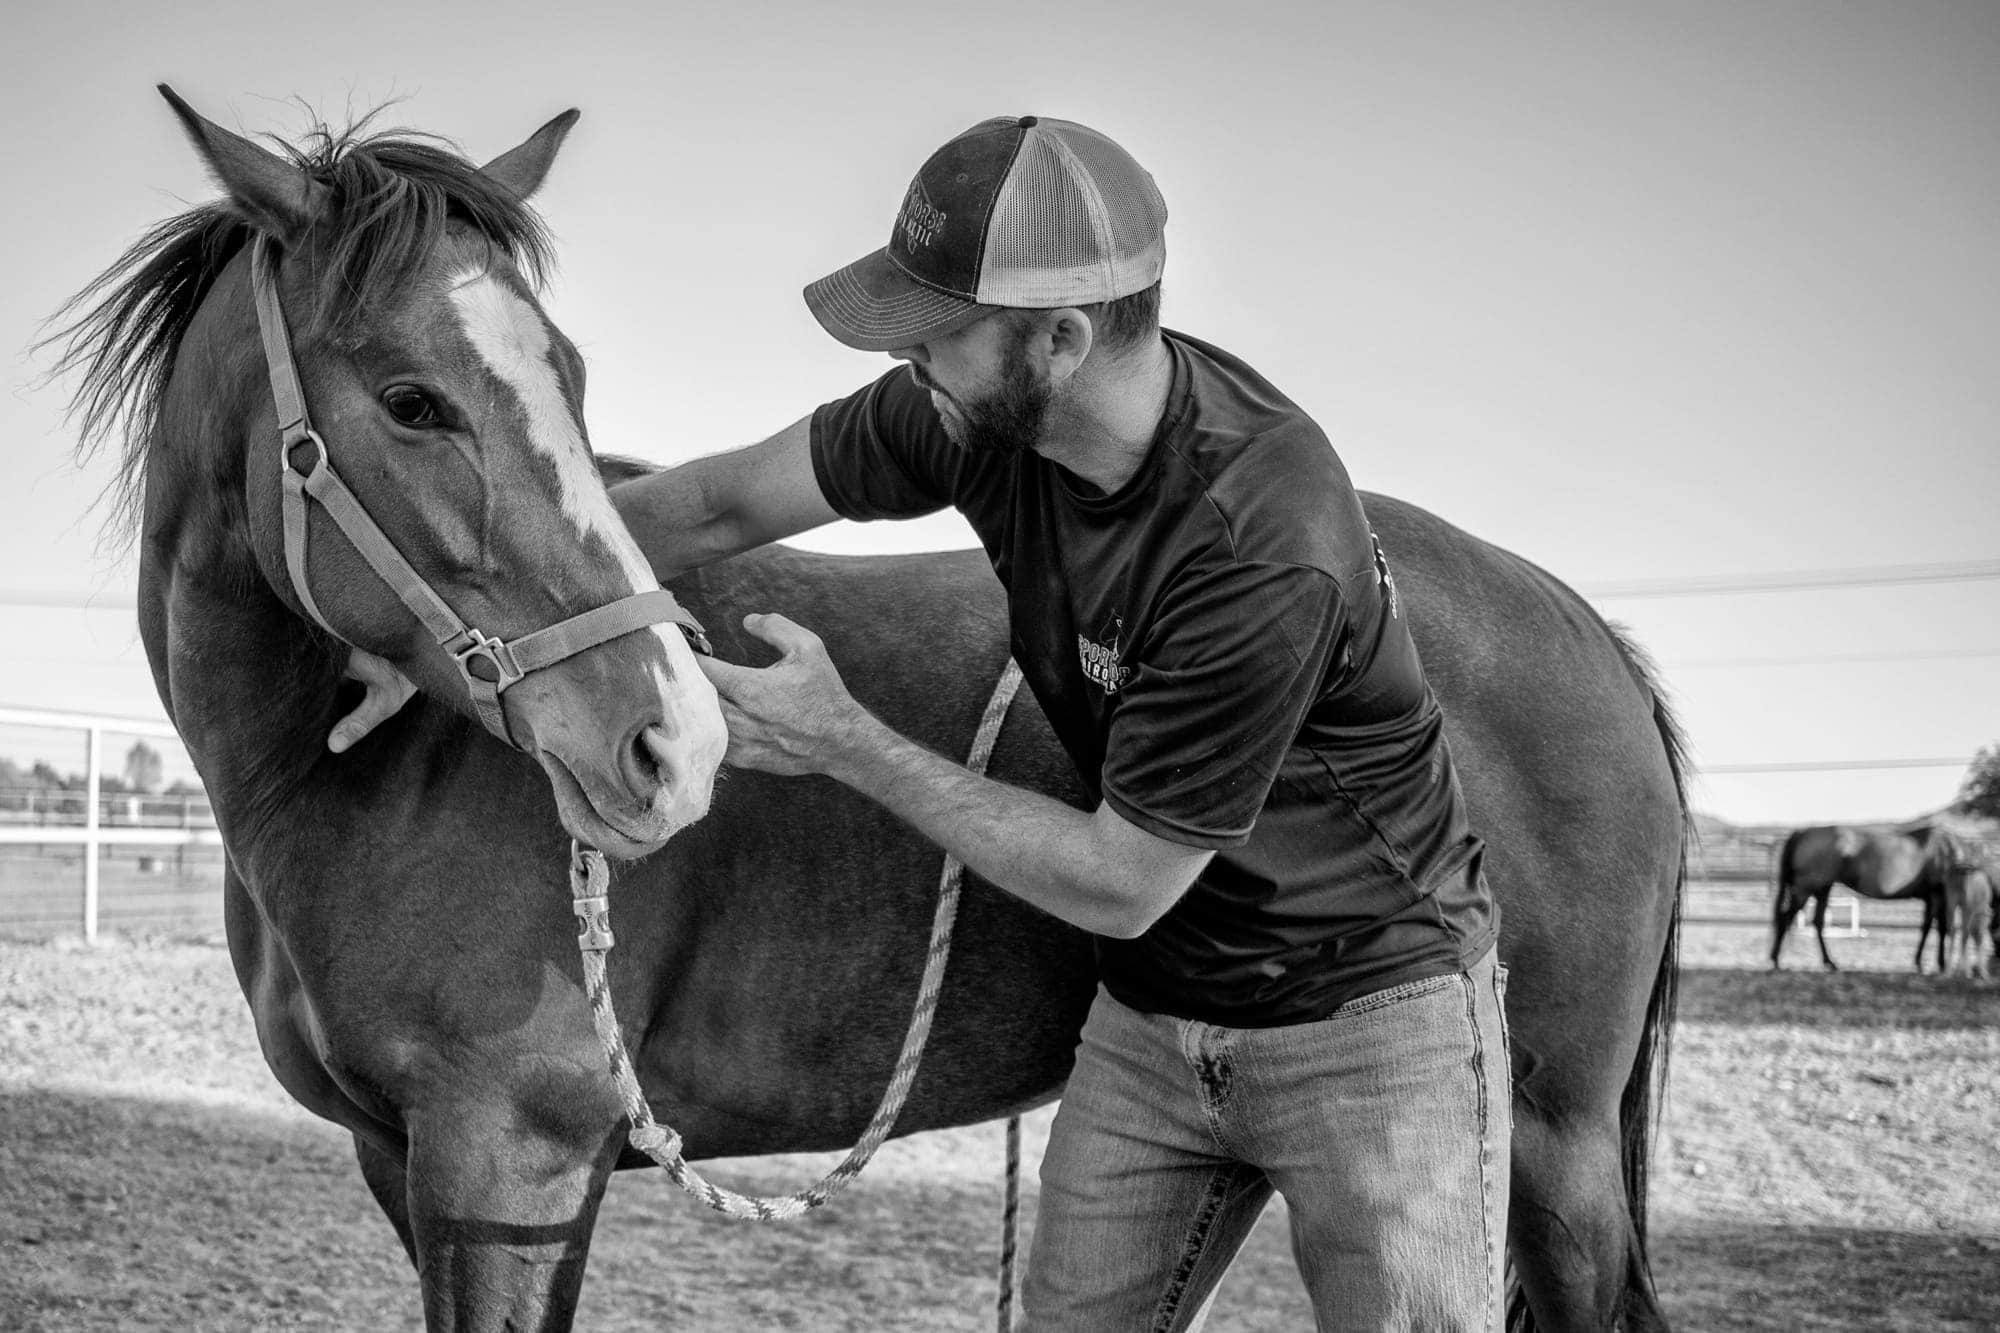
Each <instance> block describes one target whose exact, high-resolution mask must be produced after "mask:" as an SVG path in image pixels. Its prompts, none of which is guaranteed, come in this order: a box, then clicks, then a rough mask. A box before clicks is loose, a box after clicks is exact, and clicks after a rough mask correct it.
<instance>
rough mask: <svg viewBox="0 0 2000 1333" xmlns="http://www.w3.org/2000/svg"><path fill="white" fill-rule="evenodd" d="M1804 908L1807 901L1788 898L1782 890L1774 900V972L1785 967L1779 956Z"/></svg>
mask: <svg viewBox="0 0 2000 1333" xmlns="http://www.w3.org/2000/svg"><path fill="white" fill-rule="evenodd" d="M1804 906H1805V900H1804V899H1803V898H1799V899H1792V898H1788V897H1787V896H1786V894H1785V892H1784V890H1782V889H1780V890H1779V891H1778V896H1777V897H1776V898H1775V899H1773V900H1772V903H1771V970H1772V971H1774V972H1775V971H1777V970H1778V969H1780V968H1782V967H1783V966H1784V964H1783V963H1781V962H1779V961H1778V955H1779V953H1780V952H1781V951H1783V949H1784V947H1785V936H1786V935H1788V934H1790V933H1791V930H1792V922H1793V920H1794V919H1795V918H1797V916H1798V914H1799V909H1800V908H1801V907H1804Z"/></svg>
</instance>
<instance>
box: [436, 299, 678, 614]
mask: <svg viewBox="0 0 2000 1333" xmlns="http://www.w3.org/2000/svg"><path fill="white" fill-rule="evenodd" d="M451 301H452V304H453V305H454V306H456V307H457V308H458V318H459V321H460V322H461V323H462V324H464V326H465V336H466V338H467V339H468V340H469V341H470V342H471V343H472V346H473V349H474V350H475V351H477V352H478V353H479V355H480V358H481V359H482V360H484V361H485V362H486V364H487V366H488V367H489V368H490V369H491V370H492V371H493V373H494V374H495V375H497V376H499V377H500V379H501V380H503V381H504V382H505V383H506V384H507V387H509V388H510V389H512V390H513V391H514V396H515V397H516V398H518V399H520V402H521V410H522V412H523V414H524V415H525V416H526V418H527V426H528V442H529V443H530V444H531V445H533V446H534V448H535V451H536V452H537V453H540V454H542V455H544V456H545V457H547V458H548V459H549V460H550V461H551V462H553V463H554V464H555V468H556V482H557V485H558V487H559V488H560V490H561V492H562V494H561V500H562V511H563V514H564V516H565V517H567V518H568V519H569V521H570V522H571V523H574V524H575V525H576V528H577V531H578V532H581V533H582V534H583V535H584V536H586V537H588V536H591V535H592V534H595V535H596V536H598V537H599V538H601V539H602V540H603V541H604V544H605V545H606V546H609V547H610V548H611V551H612V553H613V554H614V555H616V556H617V558H618V565H619V568H620V569H622V570H624V572H625V577H626V579H627V580H628V581H629V582H630V583H631V585H632V591H633V592H644V591H647V590H648V589H651V588H655V587H658V586H659V583H658V580H656V579H655V578H654V577H653V569H652V566H651V565H649V564H647V563H646V557H645V556H643V555H641V554H640V552H639V546H638V543H636V542H634V541H633V540H632V534H631V533H629V532H627V531H626V529H625V524H624V522H623V521H622V520H620V519H619V517H618V511H617V510H616V509H614V508H612V505H611V497H610V496H609V495H607V494H606V493H605V490H604V482H603V480H602V479H601V478H600V477H599V476H598V474H597V463H596V461H595V460H594V459H592V458H591V456H590V448H589V446H587V445H586V444H585V443H584V441H583V433H582V432H581V431H579V430H578V429H577V426H576V419H575V417H574V416H572V415H571V413H570V410H569V403H568V402H567V401H565V399H564V398H563V393H562V383H561V381H560V380H558V379H557V378H556V368H555V366H554V365H553V364H552V363H551V362H550V361H549V331H548V328H547V326H546V325H544V324H543V323H542V318H541V315H540V314H539V313H538V312H537V311H536V310H535V308H534V307H533V306H531V305H529V304H528V303H527V302H526V301H523V300H522V299H521V298H520V297H519V296H517V295H515V294H514V293H513V292H512V291H511V290H509V289H508V287H507V285H506V284H505V283H502V282H500V281H499V280H498V279H496V278H494V277H492V276H490V275H488V274H484V273H480V272H477V271H469V272H466V273H461V274H459V275H458V277H457V278H456V279H455V280H454V285H453V287H452V289H451ZM654 628H655V630H658V629H660V628H661V627H660V626H655V627H654ZM662 637H664V636H662ZM675 637H676V638H678V637H679V635H678V632H676V634H675Z"/></svg>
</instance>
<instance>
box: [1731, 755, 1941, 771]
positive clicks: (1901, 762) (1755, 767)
mask: <svg viewBox="0 0 2000 1333" xmlns="http://www.w3.org/2000/svg"><path fill="white" fill-rule="evenodd" d="M1971 764H1972V760H1971V759H1970V758H1966V759H1808V760H1801V761H1799V762H1797V763H1790V764H1702V763H1697V764H1696V765H1695V770H1696V771H1697V772H1700V773H1846V772H1853V771H1856V770H1868V769H1890V768H1968V767H1970V766H1971Z"/></svg>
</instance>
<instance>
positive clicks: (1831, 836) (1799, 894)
mask: <svg viewBox="0 0 2000 1333" xmlns="http://www.w3.org/2000/svg"><path fill="white" fill-rule="evenodd" d="M1962 857H1963V849H1962V848H1961V847H1960V846H1959V844H1958V841H1957V839H1955V838H1953V837H1952V835H1951V834H1949V833H1947V832H1945V831H1944V830H1943V829H1941V828H1938V827H1936V826H1935V825H1928V824H1924V825H1917V826H1915V827H1912V828H1909V829H1905V830H1896V829H1873V828H1857V827H1855V826H1852V825H1848V824H1819V825H1815V826H1813V827H1811V828H1802V829H1795V830H1793V831H1792V833H1791V835H1790V836H1789V837H1787V838H1786V839H1785V841H1784V845H1783V846H1782V847H1780V848H1779V850H1778V863H1777V866H1776V871H1775V873H1776V879H1777V892H1776V894H1775V896H1774V897H1773V898H1772V901H1771V966H1772V967H1773V968H1777V967H1780V966H1782V964H1781V963H1780V962H1779V961H1778V955H1779V951H1780V950H1782V949H1783V948H1784V945H1785V935H1786V933H1787V932H1789V931H1790V930H1791V928H1792V921H1793V919H1794V918H1795V917H1797V916H1798V914H1799V909H1800V908H1802V907H1804V906H1805V905H1806V903H1807V902H1811V903H1812V904H1813V915H1812V924H1813V935H1814V937H1815V938H1817V939H1818V940H1819V956H1820V959H1821V961H1823V962H1824V963H1825V964H1826V967H1827V970H1828V971H1830V972H1832V971H1838V970H1839V969H1838V968H1837V967H1836V966H1835V964H1834V961H1833V955H1832V954H1831V953H1828V952H1827V948H1826V904H1827V899H1828V897H1829V896H1830V895H1831V894H1832V892H1833V886H1834V885H1836V884H1844V885H1846V886H1847V887H1848V888H1850V889H1852V890H1853V891H1854V892H1856V893H1858V894H1860V895H1862V896H1863V897H1864V898H1885V899H1887V898H1916V899H1918V900H1919V901H1921V902H1922V903H1923V909H1924V919H1923V925H1922V928H1921V929H1919V931H1918V932H1917V955H1916V968H1917V971H1919V972H1921V971H1923V970H1924V941H1925V940H1927V939H1928V938H1929V937H1930V933H1931V925H1932V923H1933V922H1935V923H1936V925H1937V928H1938V944H1937V952H1938V971H1940V972H1942V971H1943V970H1944V924H1945V917H1944V885H1945V875H1946V873H1947V872H1948V871H1949V870H1950V869H1951V867H1952V866H1954V865H1956V864H1957V863H1958V861H1959V860H1960V859H1962Z"/></svg>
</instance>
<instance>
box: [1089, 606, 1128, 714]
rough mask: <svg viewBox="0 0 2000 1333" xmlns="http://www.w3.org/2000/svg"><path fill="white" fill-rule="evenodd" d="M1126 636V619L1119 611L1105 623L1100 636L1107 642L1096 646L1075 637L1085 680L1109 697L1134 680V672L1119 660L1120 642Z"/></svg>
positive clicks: (1098, 634) (1098, 633)
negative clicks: (1132, 678) (1127, 682)
mask: <svg viewBox="0 0 2000 1333" xmlns="http://www.w3.org/2000/svg"><path fill="white" fill-rule="evenodd" d="M1124 635H1125V618H1124V617H1123V616H1121V615H1119V614H1118V613H1117V612H1116V611H1113V612H1112V613H1111V618H1110V619H1109V620H1107V621H1105V622H1104V628H1103V629H1101V630H1099V631H1098V632H1097V637H1098V638H1099V639H1102V640H1105V642H1102V643H1098V642H1093V641H1092V640H1090V639H1087V638H1085V637H1084V636H1083V635H1081V634H1079V635H1077V636H1076V652H1077V657H1078V659H1079V660H1080V661H1081V662H1082V665H1083V676H1084V679H1085V680H1088V681H1089V682H1090V683H1091V684H1093V685H1097V686H1099V687H1101V688H1102V689H1103V690H1104V692H1105V693H1106V694H1116V693H1118V691H1119V690H1120V689H1122V688H1123V687H1124V685H1125V682H1126V681H1127V680H1130V679H1131V677H1132V669H1131V668H1130V667H1127V666H1124V665H1123V664H1121V663H1120V662H1119V660H1118V653H1119V648H1120V646H1121V645H1120V640H1121V639H1123V638H1124Z"/></svg>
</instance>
